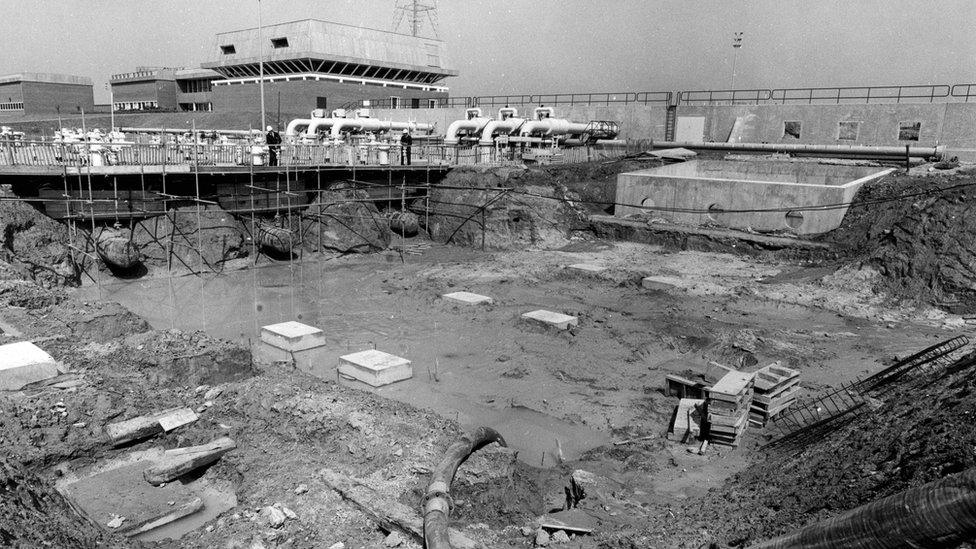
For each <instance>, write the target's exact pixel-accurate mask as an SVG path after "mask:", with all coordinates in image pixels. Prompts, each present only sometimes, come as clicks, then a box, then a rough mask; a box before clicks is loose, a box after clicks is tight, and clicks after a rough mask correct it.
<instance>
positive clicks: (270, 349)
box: [251, 341, 338, 379]
mask: <svg viewBox="0 0 976 549" xmlns="http://www.w3.org/2000/svg"><path fill="white" fill-rule="evenodd" d="M251 352H252V353H253V356H254V361H255V362H258V363H261V364H273V363H276V362H278V363H282V362H288V363H290V362H292V360H294V362H295V367H296V368H298V369H299V370H302V371H304V372H308V373H310V374H312V375H315V376H318V377H321V378H323V379H330V378H331V379H335V373H334V370H333V368H332V364H335V362H334V361H335V355H336V354H338V353H335V352H330V350H329V348H328V347H325V346H322V347H315V348H313V349H305V350H304V351H286V350H284V349H279V348H277V347H275V346H274V345H268V344H267V343H265V342H264V341H258V342H257V343H255V344H254V345H253V346H252V348H251ZM330 355H331V356H330Z"/></svg>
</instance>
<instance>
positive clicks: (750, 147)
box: [523, 130, 945, 158]
mask: <svg viewBox="0 0 976 549" xmlns="http://www.w3.org/2000/svg"><path fill="white" fill-rule="evenodd" d="M523 131H524V130H523ZM652 146H653V147H654V148H655V149H676V148H679V147H680V148H684V149H702V150H714V151H752V152H800V153H815V154H838V155H847V156H891V157H897V158H905V155H906V153H907V155H908V156H911V157H924V158H929V157H933V156H942V155H943V154H944V153H945V147H942V146H938V147H918V146H909V147H897V146H889V147H865V146H856V145H801V144H799V143H704V142H697V141H655V142H654V143H653V144H652ZM906 149H907V151H906Z"/></svg>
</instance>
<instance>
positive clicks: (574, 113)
mask: <svg viewBox="0 0 976 549" xmlns="http://www.w3.org/2000/svg"><path fill="white" fill-rule="evenodd" d="M533 107H534V105H532V106H526V107H523V106H516V108H518V109H519V115H521V116H529V117H531V116H532V108H533ZM555 109H556V118H565V119H567V120H571V121H573V122H589V121H591V120H611V121H614V122H616V123H617V124H619V125H620V132H621V133H620V138H621V139H634V140H637V139H657V140H663V139H664V125H665V120H666V117H667V110H666V109H665V108H664V107H655V106H648V105H611V106H582V105H572V106H570V105H567V106H561V105H560V106H556V107H555ZM464 111H465V109H463V108H451V109H376V111H375V114H374V116H375V117H377V118H382V119H384V120H386V119H389V120H394V121H398V122H400V121H415V122H423V123H428V124H435V125H436V126H437V131H438V132H440V133H444V132H445V131H446V130H447V127H448V126H449V125H450V124H451V122H454V121H455V120H461V119H464V118H465V115H464ZM482 111H483V114H484V115H485V116H491V117H493V118H498V109H497V108H495V107H484V108H482Z"/></svg>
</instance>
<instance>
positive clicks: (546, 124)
mask: <svg viewBox="0 0 976 549" xmlns="http://www.w3.org/2000/svg"><path fill="white" fill-rule="evenodd" d="M586 126H587V125H586V124H582V123H579V122H570V121H569V120H566V119H563V118H543V119H542V120H531V121H529V122H526V123H525V124H523V125H522V129H521V130H519V133H520V134H522V135H523V136H525V137H530V136H532V135H534V134H540V135H544V136H547V137H549V136H560V135H579V134H581V133H583V132H584V131H586Z"/></svg>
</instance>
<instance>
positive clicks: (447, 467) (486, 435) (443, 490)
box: [424, 427, 507, 549]
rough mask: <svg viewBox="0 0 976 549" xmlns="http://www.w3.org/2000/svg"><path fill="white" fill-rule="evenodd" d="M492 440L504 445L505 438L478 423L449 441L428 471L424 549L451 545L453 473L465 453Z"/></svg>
mask: <svg viewBox="0 0 976 549" xmlns="http://www.w3.org/2000/svg"><path fill="white" fill-rule="evenodd" d="M492 442H497V443H498V444H500V445H502V446H507V444H506V443H505V439H504V438H502V436H501V435H500V434H498V432H496V431H495V430H494V429H492V428H490V427H478V428H477V429H476V430H474V431H472V432H470V433H467V434H465V435H464V436H462V437H461V439H460V440H458V441H457V442H455V443H454V444H452V445H451V447H450V448H448V449H447V453H446V454H445V456H444V459H443V460H442V461H441V462H440V463H439V464H438V465H437V467H436V468H435V469H434V471H433V472H432V473H431V475H430V483H429V484H428V485H427V492H426V493H425V494H424V546H425V547H426V548H427V549H451V541H450V539H449V538H448V523H449V520H450V516H451V483H453V482H454V475H455V474H456V473H457V470H458V467H460V466H461V464H462V463H464V461H465V460H466V459H468V456H470V455H471V454H473V453H475V452H477V451H478V450H479V449H481V448H483V447H484V446H487V445H489V444H491V443H492Z"/></svg>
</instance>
